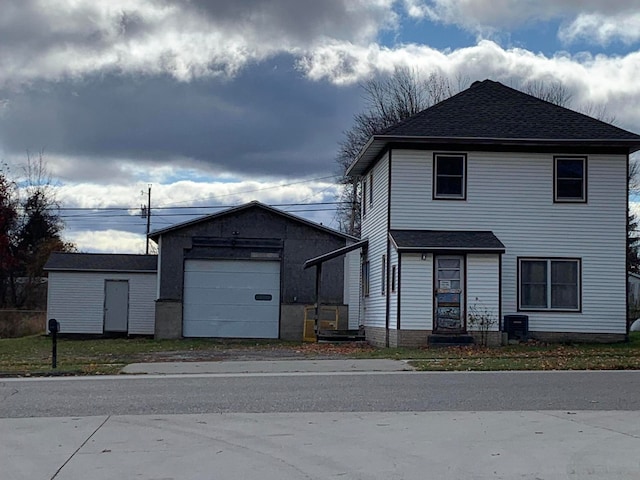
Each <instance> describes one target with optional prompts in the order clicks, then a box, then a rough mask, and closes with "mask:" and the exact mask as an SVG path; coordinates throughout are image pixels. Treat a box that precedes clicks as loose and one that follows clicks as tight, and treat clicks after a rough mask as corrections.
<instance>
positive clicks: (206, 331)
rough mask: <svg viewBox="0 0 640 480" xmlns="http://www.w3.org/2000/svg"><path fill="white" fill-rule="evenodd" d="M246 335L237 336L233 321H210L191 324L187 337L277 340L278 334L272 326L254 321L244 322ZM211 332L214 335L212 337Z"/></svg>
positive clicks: (235, 325)
mask: <svg viewBox="0 0 640 480" xmlns="http://www.w3.org/2000/svg"><path fill="white" fill-rule="evenodd" d="M245 327H246V331H245V332H246V333H245V334H244V335H242V336H241V337H238V336H237V332H238V325H237V322H236V321H235V320H233V321H228V320H227V321H225V320H211V321H207V322H193V323H192V324H190V334H189V335H186V334H185V336H188V337H217V338H277V335H278V332H277V331H275V332H274V329H273V326H272V325H269V324H265V323H264V322H260V321H255V322H250V321H247V322H245ZM212 332H213V333H214V335H212Z"/></svg>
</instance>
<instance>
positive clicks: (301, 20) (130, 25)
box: [0, 0, 640, 253]
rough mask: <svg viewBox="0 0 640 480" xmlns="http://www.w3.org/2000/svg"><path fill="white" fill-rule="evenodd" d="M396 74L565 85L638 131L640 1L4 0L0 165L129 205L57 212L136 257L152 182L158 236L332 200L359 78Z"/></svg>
mask: <svg viewBox="0 0 640 480" xmlns="http://www.w3.org/2000/svg"><path fill="white" fill-rule="evenodd" d="M396 66H408V67H411V68H415V69H416V70H417V71H419V72H421V73H422V74H424V75H425V76H426V75H428V74H429V73H431V72H434V71H437V72H440V73H442V74H445V75H448V76H450V77H451V78H464V79H467V80H468V81H469V82H472V81H474V80H483V79H485V78H491V79H493V80H497V81H501V82H503V83H506V84H509V85H519V84H522V83H523V82H527V81H536V80H542V81H547V82H552V81H554V80H559V81H561V82H563V83H564V84H565V85H566V86H567V88H569V89H570V91H571V92H572V94H573V101H574V103H575V104H576V105H578V104H580V105H586V104H593V105H606V107H607V111H608V113H609V114H610V115H613V116H615V119H616V124H617V125H618V126H620V127H622V128H626V129H629V130H632V131H635V132H640V81H638V79H639V78H640V6H639V2H638V1H637V0H616V1H611V0H608V1H601V0H398V1H393V0H323V1H320V0H270V1H260V0H228V1H213V0H200V1H196V0H192V1H188V0H184V1H178V0H109V1H95V0H0V160H2V161H4V162H6V163H8V164H9V165H10V166H11V168H12V169H13V171H17V169H19V165H20V163H22V162H23V161H24V159H25V158H26V152H27V151H30V152H32V153H34V152H39V151H41V150H43V151H44V154H45V158H46V159H47V161H48V164H49V168H50V169H51V170H52V173H53V176H54V178H55V181H56V185H57V191H58V198H59V200H60V201H61V206H62V207H64V208H65V209H69V208H73V207H84V208H87V207H98V208H104V207H117V208H122V209H124V208H127V209H129V210H113V211H104V210H100V211H93V212H92V211H88V210H82V211H73V210H63V212H62V213H63V215H64V216H65V220H66V230H65V237H66V239H68V240H71V241H74V242H76V244H77V245H78V247H79V249H80V250H81V251H110V252H115V251H120V252H133V253H142V252H143V251H144V233H145V221H144V220H143V219H142V218H140V217H139V216H136V215H134V213H135V212H136V209H139V206H140V204H141V203H145V202H146V190H147V185H148V184H152V185H153V186H152V206H153V207H156V206H157V207H164V208H163V209H158V210H154V211H153V213H154V215H153V220H152V229H158V228H164V227H166V226H168V225H170V224H172V223H175V222H178V221H184V220H186V219H188V218H189V217H186V216H179V215H177V213H182V214H186V213H191V214H193V213H202V212H205V211H209V212H213V211H215V210H212V209H209V210H196V209H193V210H185V209H182V210H180V211H177V210H171V209H168V207H191V206H216V205H238V204H240V203H244V202H246V201H250V200H254V199H255V200H260V201H262V202H265V203H268V204H276V205H282V204H291V203H322V202H333V201H335V200H336V192H337V190H336V187H335V185H334V178H335V173H336V170H337V169H336V164H335V160H334V159H335V155H336V151H337V145H338V142H339V141H340V139H341V136H342V132H343V131H344V130H346V129H347V128H349V126H350V124H351V120H352V117H353V115H354V114H355V113H357V112H358V111H360V110H361V109H362V108H363V105H362V98H361V95H360V91H359V88H358V83H359V82H362V81H365V80H368V79H370V78H373V77H377V76H382V75H388V74H389V73H391V72H392V71H393V69H394V67H396ZM143 191H144V192H145V195H144V196H143V195H141V192H143ZM282 208H283V209H285V210H288V211H299V212H300V213H299V214H300V215H302V216H306V217H307V218H310V219H312V220H316V221H322V222H324V223H325V224H329V225H330V226H335V224H332V221H333V213H332V211H331V209H332V208H333V207H332V206H331V205H316V206H313V207H296V206H283V207H282ZM313 209H315V210H320V211H317V212H311V211H309V210H313ZM327 209H329V210H327ZM191 218H192V217H191Z"/></svg>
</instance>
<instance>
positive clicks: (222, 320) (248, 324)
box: [183, 260, 280, 338]
mask: <svg viewBox="0 0 640 480" xmlns="http://www.w3.org/2000/svg"><path fill="white" fill-rule="evenodd" d="M279 317H280V263H279V262H273V261H227V260H223V261H220V260H187V261H186V262H185V274H184V299H183V335H184V336H185V337H232V338H278V333H279V332H278V330H279V329H278V325H279Z"/></svg>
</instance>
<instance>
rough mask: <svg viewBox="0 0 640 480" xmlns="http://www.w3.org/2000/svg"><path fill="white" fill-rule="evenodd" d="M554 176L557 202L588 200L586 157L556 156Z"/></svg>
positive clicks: (554, 198) (554, 159)
mask: <svg viewBox="0 0 640 480" xmlns="http://www.w3.org/2000/svg"><path fill="white" fill-rule="evenodd" d="M553 178H554V185H553V191H554V197H553V200H554V201H555V202H577V203H580V202H586V201H587V158H586V157H554V158H553Z"/></svg>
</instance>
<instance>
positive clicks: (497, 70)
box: [299, 40, 640, 131]
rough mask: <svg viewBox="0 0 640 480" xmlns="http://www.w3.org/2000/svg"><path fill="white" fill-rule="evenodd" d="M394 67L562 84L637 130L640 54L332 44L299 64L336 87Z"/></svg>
mask: <svg viewBox="0 0 640 480" xmlns="http://www.w3.org/2000/svg"><path fill="white" fill-rule="evenodd" d="M345 59H346V60H345ZM394 66H407V67H410V68H414V69H416V70H417V71H419V72H421V73H423V74H425V75H428V74H429V73H431V72H434V71H437V72H441V73H443V74H445V75H448V76H449V77H450V78H453V79H455V78H463V79H468V80H469V81H473V80H483V79H485V78H491V79H493V80H497V81H501V82H503V83H506V84H509V85H513V86H516V87H517V86H518V85H521V84H523V83H527V82H530V81H549V82H553V81H561V82H562V83H563V84H564V85H565V86H566V87H567V89H568V90H569V91H570V92H572V94H573V98H574V105H575V106H576V107H578V106H580V105H587V104H593V105H606V106H607V110H608V111H609V112H610V113H613V114H614V115H615V117H616V121H617V123H618V124H619V125H620V126H622V127H623V128H628V129H631V130H636V131H639V130H640V83H638V82H637V78H638V76H639V75H640V52H632V53H629V54H627V55H624V56H606V55H595V56H593V55H590V54H587V53H580V54H577V55H573V56H572V55H569V54H566V53H559V54H556V55H554V56H545V55H543V54H535V53H533V52H530V51H528V50H524V49H520V48H509V49H505V48H503V47H501V46H499V45H498V44H496V43H494V42H492V41H489V40H481V41H480V42H478V44H477V45H475V46H471V47H466V48H461V49H457V50H453V51H450V52H443V51H439V50H437V49H434V48H431V47H428V46H425V45H415V44H411V45H402V46H400V47H398V48H386V47H381V46H380V45H377V44H371V45H369V46H366V47H359V46H354V45H351V44H335V45H331V46H327V47H325V48H324V49H323V50H322V51H321V52H319V53H318V54H317V55H312V56H309V57H306V58H304V59H303V60H301V61H300V64H299V67H300V68H301V69H302V70H303V71H304V72H305V74H306V75H308V76H309V78H311V79H313V80H316V81H321V80H329V81H331V82H333V83H336V84H350V83H353V82H358V81H361V80H363V79H366V78H370V77H371V76H375V75H379V74H386V73H389V72H390V71H392V69H393V68H394Z"/></svg>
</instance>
